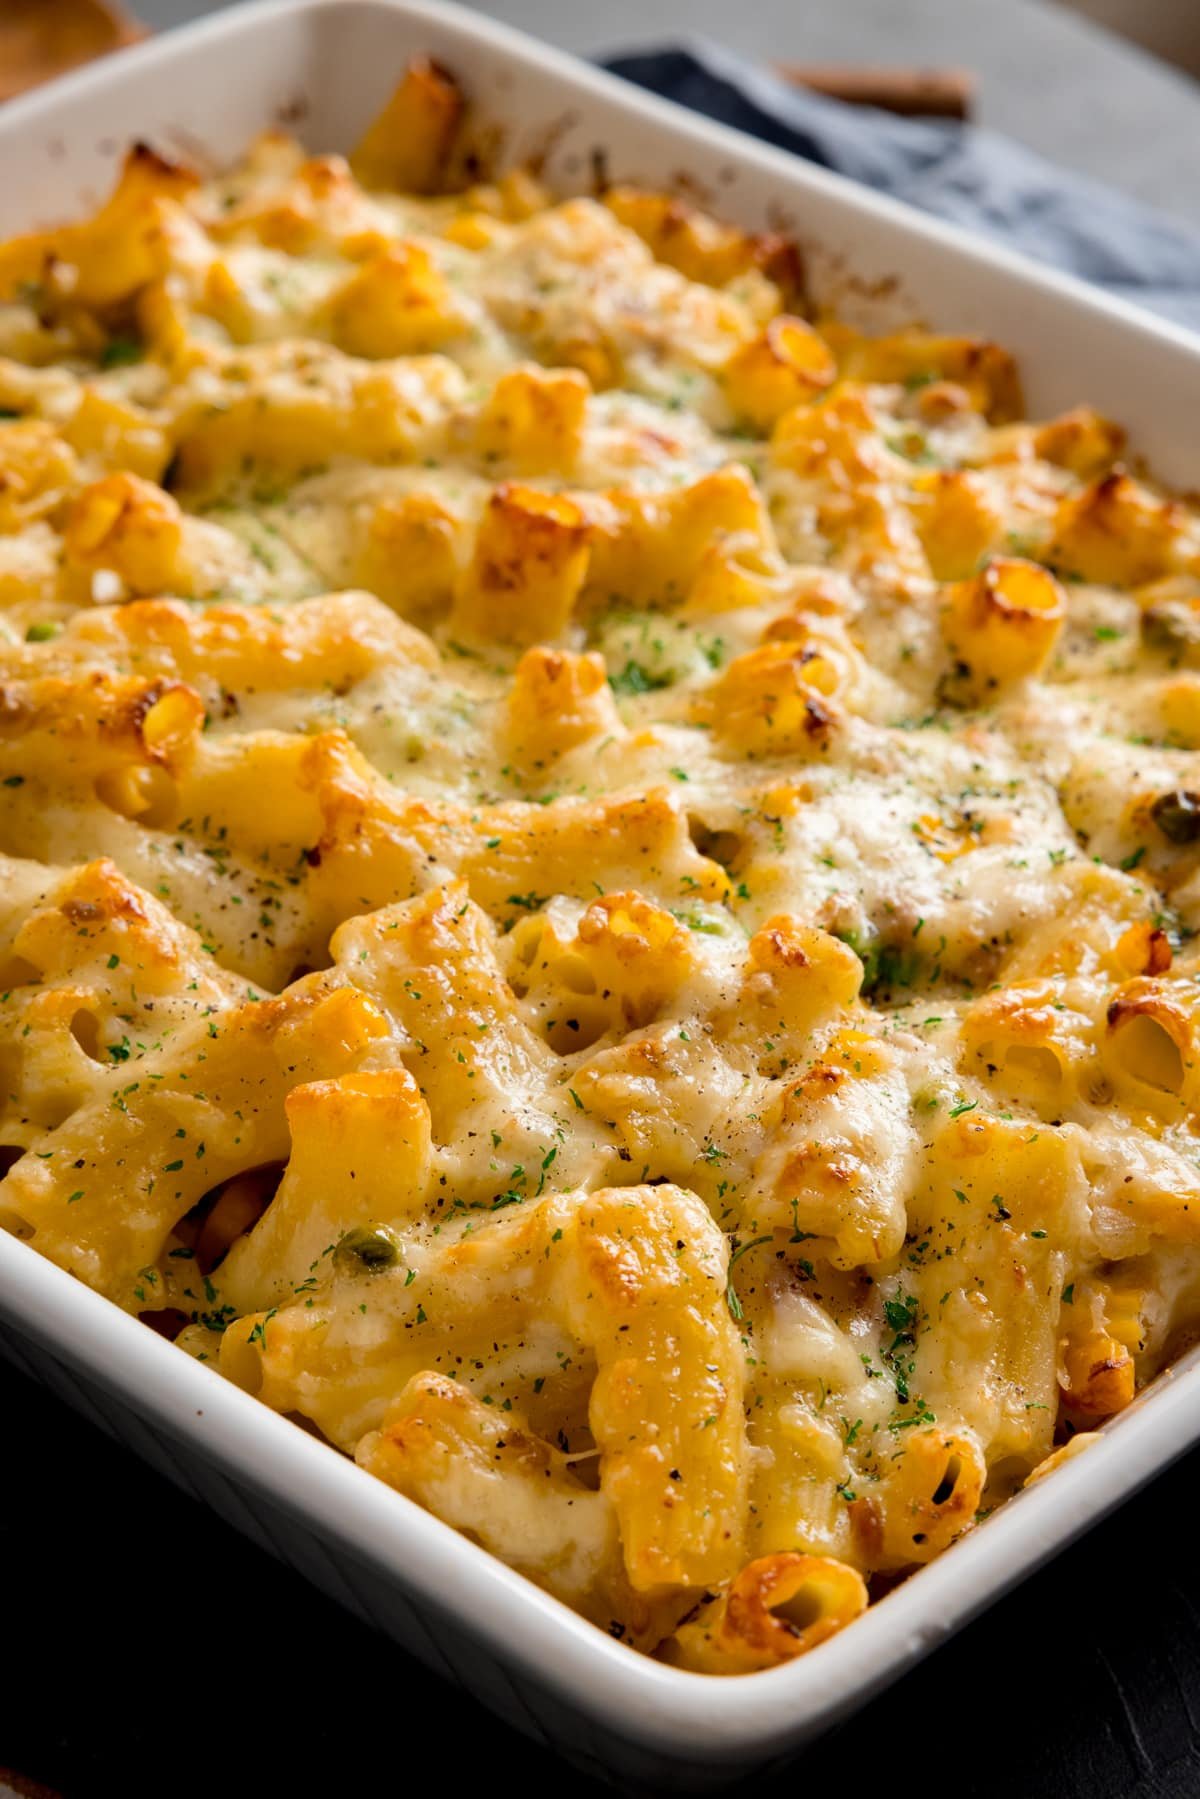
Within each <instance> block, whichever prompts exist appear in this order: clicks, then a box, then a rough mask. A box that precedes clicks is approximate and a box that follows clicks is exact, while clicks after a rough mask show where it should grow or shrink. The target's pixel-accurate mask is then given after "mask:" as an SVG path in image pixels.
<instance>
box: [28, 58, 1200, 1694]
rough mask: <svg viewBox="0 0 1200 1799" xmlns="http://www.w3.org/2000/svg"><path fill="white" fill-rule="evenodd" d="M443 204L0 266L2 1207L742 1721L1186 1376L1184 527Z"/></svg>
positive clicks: (420, 102) (787, 249) (829, 363)
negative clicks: (803, 1666) (786, 1669)
mask: <svg viewBox="0 0 1200 1799" xmlns="http://www.w3.org/2000/svg"><path fill="white" fill-rule="evenodd" d="M477 150H478V139H477V136H476V126H475V123H474V122H473V120H472V118H471V114H470V109H469V107H468V106H467V105H466V104H465V101H464V96H463V95H462V94H460V92H459V90H458V88H457V86H456V84H455V82H454V80H453V78H452V76H450V75H449V74H448V73H447V72H446V71H445V70H442V69H440V68H438V67H436V66H435V65H433V64H432V63H428V62H423V61H418V62H416V63H414V65H413V67H412V68H411V69H410V70H409V71H408V73H407V74H406V76H405V78H404V80H403V81H402V82H401V84H400V87H399V88H398V90H397V92H396V95H395V96H394V97H393V99H392V101H391V102H390V103H389V105H388V107H387V108H386V109H385V111H384V113H383V114H382V115H381V117H380V118H379V120H377V121H376V123H375V124H374V125H373V126H371V128H370V129H369V130H368V132H367V134H366V136H365V137H364V139H363V141H362V143H361V145H360V146H359V148H358V150H357V152H356V153H355V155H354V156H353V157H352V158H351V159H350V161H349V162H346V161H344V160H342V159H341V158H338V157H334V156H323V157H308V156H306V155H305V153H304V151H303V150H302V149H301V148H300V147H299V146H298V145H297V144H295V143H294V142H292V141H291V140H290V139H288V138H286V137H283V136H281V135H279V134H269V135H268V136H267V137H265V138H263V139H262V140H260V142H259V143H258V144H257V145H255V146H253V147H252V149H251V151H250V152H249V154H248V156H247V158H246V160H245V162H244V163H243V164H242V165H241V166H239V167H238V168H236V169H234V170H232V171H230V172H229V173H227V174H224V175H221V176H220V177H218V178H216V179H214V180H211V181H207V182H206V181H201V180H200V179H199V178H198V177H196V176H195V175H193V174H191V173H190V172H188V171H186V170H183V169H180V168H177V167H175V166H173V165H171V164H169V163H167V162H165V161H163V160H162V159H161V158H159V157H158V156H157V155H156V154H155V153H154V152H152V151H148V150H146V149H144V148H142V149H137V150H135V151H133V152H131V153H130V156H129V158H128V160H127V163H126V166H125V170H124V173H123V175H122V177H121V179H120V181H119V183H118V186H117V188H116V191H115V193H114V194H113V196H112V198H111V199H110V200H109V201H108V202H107V203H106V205H105V206H104V207H102V208H101V210H100V211H99V213H97V214H96V215H95V216H94V217H93V218H91V219H89V220H84V221H82V222H79V223H77V224H73V225H69V226H66V227H63V228H61V229H55V230H50V231H47V232H42V233H36V234H31V235H29V236H27V237H24V238H20V239H17V240H14V241H13V242H12V243H10V244H8V245H5V246H2V247H0V409H2V411H3V418H2V419H0V962H2V964H3V982H2V983H0V1019H2V1020H3V1036H2V1038H0V1067H2V1069H3V1073H4V1076H5V1079H4V1086H3V1095H2V1096H0V1097H2V1110H3V1135H2V1137H0V1147H2V1149H3V1159H2V1169H3V1184H2V1187H0V1222H2V1223H3V1224H4V1225H5V1227H6V1228H8V1229H10V1230H12V1231H14V1232H16V1233H17V1234H18V1235H20V1236H22V1237H24V1238H25V1239H27V1240H28V1241H29V1242H31V1243H32V1244H33V1246H34V1247H35V1248H36V1249H38V1250H39V1251H41V1252H42V1253H44V1254H46V1255H48V1256H50V1257H52V1258H53V1259H54V1260H55V1261H56V1262H58V1263H59V1264H60V1265H61V1266H62V1267H64V1268H67V1269H68V1270H70V1271H71V1272H72V1273H73V1274H74V1275H76V1276H77V1277H78V1278H80V1279H82V1280H84V1281H86V1282H88V1283H89V1284H90V1285H92V1286H93V1287H95V1288H96V1289H97V1290H98V1291H100V1292H102V1293H104V1294H105V1295H107V1296H108V1297H109V1298H110V1299H111V1300H113V1301H114V1302H115V1303H117V1304H119V1305H121V1306H123V1307H125V1308H126V1309H127V1310H129V1311H131V1312H134V1313H136V1314H138V1315H139V1316H142V1317H144V1318H145V1319H146V1320H147V1321H148V1322H149V1323H151V1324H152V1325H153V1326H154V1328H156V1329H157V1330H159V1331H162V1332H164V1333H166V1334H168V1335H171V1336H173V1337H176V1338H177V1340H178V1342H179V1344H180V1346H181V1349H183V1350H186V1351H187V1352H188V1353H190V1354H192V1355H194V1356H197V1357H199V1358H200V1359H202V1360H204V1361H207V1362H209V1363H211V1364H212V1365H213V1366H214V1367H215V1368H217V1369H219V1370H220V1372H221V1373H222V1374H224V1375H226V1376H228V1377H229V1378H231V1379H233V1380H235V1381H236V1382H238V1383H239V1384H240V1385H242V1386H244V1387H245V1388H247V1389H248V1390H250V1391H252V1392H254V1393H256V1394H257V1395H258V1396H259V1397H260V1398H261V1399H262V1400H263V1402H264V1403H266V1404H268V1405H271V1406H274V1407H275V1408H277V1409H278V1410H281V1411H284V1412H288V1413H292V1414H295V1415H297V1416H299V1417H301V1418H303V1419H304V1420H305V1421H306V1422H307V1423H308V1425H309V1426H310V1427H311V1428H312V1429H314V1430H317V1431H319V1432H320V1433H321V1434H322V1435H323V1436H324V1437H325V1438H326V1439H327V1440H328V1441H329V1442H331V1443H333V1444H335V1445H336V1446H337V1447H338V1448H339V1449H341V1450H343V1451H344V1452H345V1453H346V1454H348V1455H352V1456H354V1458H355V1459H356V1460H357V1462H358V1463H359V1465H360V1466H361V1467H363V1468H365V1469H367V1470H368V1471H369V1472H370V1473H371V1474H372V1475H374V1476H376V1477H378V1478H379V1479H381V1480H383V1481H385V1482H386V1483H387V1484H388V1485H390V1486H391V1487H393V1488H394V1489H395V1490H396V1492H397V1493H398V1494H401V1495H404V1496H406V1497H407V1498H408V1499H410V1500H414V1501H416V1502H417V1503H419V1504H421V1505H424V1506H426V1507H427V1508H429V1509H430V1510H431V1511H433V1512H434V1513H436V1514H437V1515H438V1516H439V1517H441V1518H443V1519H444V1520H445V1521H446V1522H447V1523H448V1524H450V1525H452V1526H454V1527H455V1528H457V1529H460V1530H462V1531H465V1532H468V1533H470V1534H471V1535H472V1536H473V1537H474V1538H475V1539H476V1540H478V1541H479V1542H481V1543H483V1544H484V1545H485V1546H486V1547H487V1548H488V1549H490V1550H491V1551H492V1552H493V1553H494V1554H496V1555H499V1556H501V1557H503V1558H504V1559H505V1560H506V1561H508V1562H509V1563H510V1564H511V1565H512V1566H513V1567H515V1568H517V1569H519V1570H520V1571H521V1572H523V1573H524V1574H526V1575H527V1576H528V1577H529V1578H530V1579H532V1580H535V1581H537V1582H538V1583H540V1584H541V1585H542V1586H543V1587H544V1588H546V1589H547V1590H548V1591H549V1592H551V1593H552V1594H555V1595H556V1596H557V1597H558V1598H560V1599H562V1600H564V1601H565V1602H566V1603H568V1604H570V1605H572V1606H574V1607H575V1608H576V1609H577V1610H579V1611H580V1612H581V1613H582V1614H583V1615H584V1616H586V1617H587V1618H589V1619H591V1620H592V1621H593V1622H595V1623H596V1624H598V1625H599V1626H600V1627H602V1628H604V1629H605V1630H607V1631H609V1632H611V1633H612V1634H614V1635H616V1636H618V1637H621V1638H622V1639H624V1640H625V1641H626V1642H628V1643H630V1644H632V1645H634V1646H635V1647H637V1648H639V1649H642V1650H645V1651H647V1652H650V1653H654V1654H659V1655H661V1656H663V1657H664V1658H665V1659H668V1660H670V1661H673V1662H675V1663H678V1664H680V1665H682V1666H685V1667H689V1668H693V1669H698V1670H703V1671H707V1672H714V1673H718V1672H719V1673H747V1672H751V1671H753V1670H755V1669H758V1668H764V1667H770V1666H774V1665H777V1664H779V1663H780V1662H783V1661H786V1660H789V1659H791V1658H793V1657H795V1656H797V1655H800V1654H803V1653H806V1652H807V1651H809V1650H811V1649H813V1648H814V1647H816V1646H817V1645H818V1644H819V1643H820V1642H822V1641H823V1640H825V1639H826V1638H827V1637H828V1636H829V1635H831V1634H832V1633H833V1632H834V1631H836V1630H839V1629H841V1628H843V1627H844V1626H845V1625H847V1624H849V1623H850V1622H852V1620H853V1619H854V1618H856V1617H857V1616H858V1615H859V1614H860V1613H861V1611H862V1610H863V1609H864V1607H865V1606H866V1605H867V1603H868V1602H869V1600H870V1599H871V1598H872V1597H874V1596H875V1595H876V1594H877V1593H878V1592H880V1591H882V1590H886V1587H887V1586H888V1585H889V1584H891V1583H893V1582H894V1581H895V1580H896V1579H897V1578H898V1577H901V1576H903V1575H904V1574H905V1573H906V1572H908V1571H909V1570H911V1569H912V1568H915V1567H917V1566H919V1565H920V1564H922V1563H923V1562H926V1561H928V1560H929V1559H930V1558H931V1557H932V1556H934V1555H936V1554H939V1553H940V1552H941V1551H942V1550H944V1549H946V1548H948V1547H949V1546H950V1545H951V1544H952V1543H953V1542H954V1541H955V1540H956V1539H957V1538H958V1537H959V1536H960V1535H961V1534H962V1533H963V1532H964V1531H966V1530H969V1529H971V1528H972V1527H973V1525H974V1523H975V1522H976V1520H977V1519H978V1518H979V1517H981V1516H984V1515H986V1513H987V1512H988V1511H990V1510H991V1509H992V1507H993V1506H995V1505H996V1504H997V1503H999V1502H1000V1501H1002V1500H1003V1499H1004V1498H1006V1497H1007V1496H1008V1495H1009V1494H1010V1493H1011V1492H1012V1491H1013V1490H1014V1489H1015V1488H1017V1487H1018V1486H1020V1485H1021V1484H1023V1482H1024V1481H1025V1480H1026V1479H1027V1478H1032V1477H1033V1475H1034V1474H1036V1473H1039V1472H1041V1471H1043V1470H1045V1469H1047V1468H1050V1467H1053V1466H1056V1465H1057V1463H1058V1461H1060V1460H1062V1459H1065V1458H1066V1456H1067V1454H1068V1453H1069V1449H1070V1445H1071V1443H1072V1442H1086V1441H1088V1440H1090V1433H1091V1432H1092V1431H1094V1430H1095V1429H1096V1428H1097V1427H1098V1426H1100V1425H1102V1424H1103V1423H1104V1421H1105V1420H1106V1419H1107V1418H1109V1417H1111V1416H1113V1415H1114V1414H1116V1413H1117V1412H1119V1411H1120V1410H1121V1409H1123V1408H1124V1407H1125V1406H1126V1405H1128V1404H1129V1403H1130V1401H1131V1400H1132V1398H1133V1397H1134V1395H1135V1393H1136V1392H1137V1391H1138V1390H1139V1389H1140V1388H1141V1387H1142V1386H1144V1385H1145V1383H1146V1382H1147V1381H1148V1380H1150V1379H1151V1378H1153V1376H1154V1375H1155V1374H1156V1373H1157V1371H1158V1370H1159V1369H1160V1368H1161V1367H1162V1366H1163V1365H1164V1363H1165V1362H1166V1361H1168V1360H1169V1359H1170V1358H1171V1356H1172V1355H1173V1354H1174V1353H1176V1351H1177V1350H1178V1348H1179V1347H1180V1346H1181V1345H1182V1344H1183V1343H1185V1342H1186V1341H1187V1340H1188V1339H1189V1336H1190V1335H1192V1334H1194V1332H1195V1330H1196V1328H1197V1324H1198V1322H1200V1144H1198V1137H1200V953H1198V952H1197V951H1196V949H1195V948H1194V933H1195V931H1196V930H1197V929H1200V768H1196V767H1194V766H1193V762H1192V757H1193V756H1196V755H1197V754H1198V753H1200V527H1198V525H1197V520H1196V516H1195V513H1194V511H1193V510H1192V509H1191V508H1189V507H1188V506H1187V505H1186V504H1185V503H1184V502H1182V501H1179V500H1175V499H1173V498H1171V497H1170V496H1169V495H1166V494H1164V493H1163V492H1161V491H1160V490H1159V489H1157V488H1156V487H1155V486H1154V485H1153V484H1152V483H1151V482H1150V480H1149V479H1148V478H1145V477H1144V476H1143V475H1141V474H1140V473H1139V474H1137V475H1135V474H1134V473H1132V472H1130V470H1128V469H1127V468H1126V467H1125V466H1124V465H1123V464H1122V461H1121V458H1122V456H1123V454H1124V441H1123V435H1122V433H1121V431H1120V429H1119V427H1117V426H1115V425H1114V424H1112V423H1111V422H1110V421H1108V420H1105V419H1103V418H1101V417H1100V416H1098V415H1097V414H1095V413H1093V412H1091V411H1089V410H1087V409H1083V408H1081V409H1079V410H1077V411H1075V412H1073V413H1070V414H1067V415H1065V416H1064V417H1062V418H1059V419H1051V420H1045V421H1035V422H1030V421H1027V420H1025V419H1024V417H1023V416H1022V415H1023V405H1022V400H1021V393H1020V382H1019V374H1018V371H1017V369H1016V367H1015V365H1014V363H1013V361H1012V359H1011V357H1010V356H1008V355H1007V353H1006V352H1005V351H1004V350H1003V349H1002V348H1001V347H999V346H997V345H994V344H991V343H988V342H986V341H983V340H977V339H972V338H968V337H963V336H952V335H930V334H928V333H925V332H922V331H919V330H916V329H914V330H909V331H904V332H901V333H897V334H893V335H890V336H886V337H875V338H868V337H864V336H861V335H859V334H858V333H856V332H853V331H851V330H850V329H849V328H848V327H846V326H844V325H843V324H841V323H839V322H838V321H837V320H836V319H834V318H830V317H825V316H822V315H813V314H812V313H811V310H810V308H809V306H808V304H807V301H806V298H805V294H804V285H803V276H802V269H801V267H800V262H799V258H798V256H797V255H796V253H795V250H794V248H792V247H791V246H789V245H788V244H787V243H785V242H784V241H783V240H781V239H779V238H777V237H774V236H766V237H753V236H751V235H749V234H747V233H744V232H741V231H739V230H737V229H736V228H735V227H733V226H729V225H724V224H721V223H718V222H717V221H714V220H712V219H710V218H708V217H706V216H705V215H704V214H703V213H701V212H699V211H697V210H696V209H695V208H694V207H693V206H691V205H689V204H687V203H685V202H683V201H681V200H679V199H676V198H672V197H670V196H665V195H655V194H648V193H643V192H640V191H639V190H635V189H631V188H617V189H612V190H609V191H608V192H606V193H600V194H597V195H594V196H592V197H590V198H578V197H577V198H573V199H567V200H556V199H555V198H554V197H553V196H552V195H550V194H549V193H548V192H546V191H545V190H544V188H543V187H542V186H541V185H540V183H539V182H538V181H537V180H536V179H535V178H534V177H533V176H532V175H531V174H530V173H528V172H527V171H520V170H517V171H512V172H510V173H509V174H506V175H504V176H502V177H501V178H499V179H498V180H497V181H496V182H494V183H490V184H486V185H483V184H480V183H479V182H478V180H477V178H476V175H475V170H476V168H477V164H478V158H477ZM1075 1433H1078V1434H1077V1435H1076V1434H1075ZM397 1503H400V1501H399V1500H398V1501H397Z"/></svg>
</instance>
